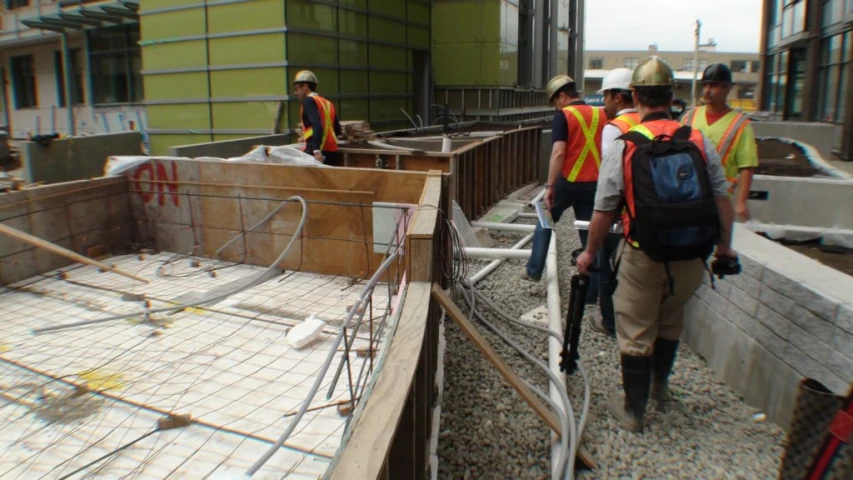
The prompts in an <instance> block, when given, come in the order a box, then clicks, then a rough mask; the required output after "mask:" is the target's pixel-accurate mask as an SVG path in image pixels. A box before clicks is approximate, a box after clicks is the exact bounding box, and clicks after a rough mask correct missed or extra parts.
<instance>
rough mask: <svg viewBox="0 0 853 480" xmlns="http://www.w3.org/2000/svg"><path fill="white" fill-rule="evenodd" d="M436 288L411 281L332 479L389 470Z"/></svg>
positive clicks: (358, 478)
mask: <svg viewBox="0 0 853 480" xmlns="http://www.w3.org/2000/svg"><path fill="white" fill-rule="evenodd" d="M431 288H432V284H430V283H426V282H413V283H410V284H409V286H408V288H407V291H406V299H405V301H404V302H403V307H402V308H403V310H402V312H401V313H400V320H399V323H398V324H397V329H396V331H395V333H394V338H393V339H392V340H391V345H390V347H389V349H388V354H387V355H388V356H387V357H386V358H385V364H384V365H383V367H382V369H381V370H380V371H379V372H378V375H379V377H378V378H377V379H376V383H375V385H374V386H373V390H372V391H371V392H370V396H369V397H368V398H367V403H366V404H365V405H364V410H363V411H362V412H361V413H360V414H359V416H358V418H357V420H356V423H355V425H353V426H352V434H351V436H350V438H349V441H348V442H347V444H346V446H345V447H344V449H343V451H342V452H341V455H340V458H339V459H338V461H337V464H336V465H333V466H332V468H334V470H333V471H332V473H331V477H330V478H331V479H332V480H362V479H370V480H373V479H375V478H377V477H379V476H380V474H381V473H382V472H383V470H384V469H385V461H386V458H387V457H388V452H389V451H390V449H391V444H392V441H393V440H394V437H395V434H396V433H397V429H398V425H399V423H400V419H401V417H402V415H403V409H404V406H405V405H406V403H407V401H408V399H409V392H410V391H411V389H412V384H413V381H414V378H415V370H416V368H417V365H418V362H419V361H420V356H419V354H417V353H414V352H420V351H421V346H422V345H423V342H424V335H425V331H426V325H427V318H428V314H429V304H430V298H431V297H430V292H431ZM388 473H389V476H390V472H388ZM390 478H393V477H390Z"/></svg>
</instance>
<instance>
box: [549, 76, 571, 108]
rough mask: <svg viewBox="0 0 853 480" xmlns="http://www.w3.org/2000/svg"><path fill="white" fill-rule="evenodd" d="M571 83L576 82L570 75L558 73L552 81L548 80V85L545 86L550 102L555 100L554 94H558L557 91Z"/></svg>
mask: <svg viewBox="0 0 853 480" xmlns="http://www.w3.org/2000/svg"><path fill="white" fill-rule="evenodd" d="M570 83H575V81H574V80H572V77H570V76H568V75H557V76H556V77H554V78H552V79H551V81H549V82H548V86H547V87H545V93H546V94H547V95H548V102H549V103H551V102H553V101H554V95H556V94H557V91H559V90H560V89H561V88H563V87H565V86H566V85H568V84H570Z"/></svg>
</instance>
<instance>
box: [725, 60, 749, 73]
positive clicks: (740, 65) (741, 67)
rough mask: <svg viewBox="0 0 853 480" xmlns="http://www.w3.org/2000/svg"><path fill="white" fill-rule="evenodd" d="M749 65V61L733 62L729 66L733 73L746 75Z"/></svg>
mask: <svg viewBox="0 0 853 480" xmlns="http://www.w3.org/2000/svg"><path fill="white" fill-rule="evenodd" d="M749 63H750V62H749V61H747V60H732V61H731V64H730V65H729V66H730V67H731V68H732V71H733V72H740V73H746V72H748V71H749Z"/></svg>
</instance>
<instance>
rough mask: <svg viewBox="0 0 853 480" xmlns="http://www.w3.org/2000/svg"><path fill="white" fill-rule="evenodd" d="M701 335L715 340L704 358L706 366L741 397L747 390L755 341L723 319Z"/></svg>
mask: <svg viewBox="0 0 853 480" xmlns="http://www.w3.org/2000/svg"><path fill="white" fill-rule="evenodd" d="M703 334H710V335H711V336H713V337H714V339H715V342H714V343H715V346H714V348H713V349H711V351H710V352H709V354H708V356H707V357H706V360H707V363H708V366H709V367H710V368H711V369H712V370H713V371H714V372H716V373H717V376H718V378H720V379H722V380H723V381H724V382H726V383H727V384H729V386H731V387H732V388H733V389H734V391H735V392H738V393H739V394H741V395H743V394H744V392H746V390H747V388H748V384H747V372H748V371H749V365H750V363H751V362H752V353H751V352H752V349H753V348H755V341H754V340H752V339H751V338H749V335H747V334H745V333H744V332H742V331H741V330H740V329H738V327H736V326H734V325H733V324H732V323H730V322H728V321H726V320H725V319H718V320H717V321H715V322H714V323H713V325H711V326H710V327H709V329H706V331H705V332H704V333H703Z"/></svg>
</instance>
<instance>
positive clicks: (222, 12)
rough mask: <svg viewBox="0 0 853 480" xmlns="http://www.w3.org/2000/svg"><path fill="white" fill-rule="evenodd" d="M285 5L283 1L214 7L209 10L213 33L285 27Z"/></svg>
mask: <svg viewBox="0 0 853 480" xmlns="http://www.w3.org/2000/svg"><path fill="white" fill-rule="evenodd" d="M284 3H286V2H282V1H281V0H253V1H251V2H240V3H227V4H224V5H214V6H211V7H210V8H209V9H208V12H209V13H208V14H209V21H208V24H209V28H210V31H211V33H225V32H240V31H247V30H259V29H266V28H276V27H283V26H284Z"/></svg>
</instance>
